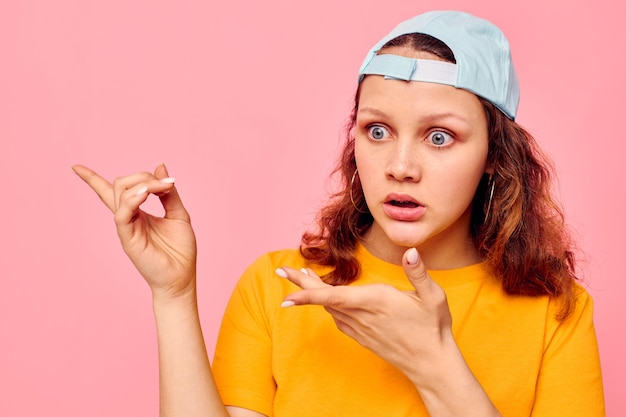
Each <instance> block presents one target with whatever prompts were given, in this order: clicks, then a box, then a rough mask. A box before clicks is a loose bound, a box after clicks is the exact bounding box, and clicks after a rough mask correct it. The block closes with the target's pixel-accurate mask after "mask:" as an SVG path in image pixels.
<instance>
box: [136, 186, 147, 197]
mask: <svg viewBox="0 0 626 417" xmlns="http://www.w3.org/2000/svg"><path fill="white" fill-rule="evenodd" d="M146 191H148V187H141V188H140V189H138V190H137V194H136V195H142V194H145V193H146Z"/></svg>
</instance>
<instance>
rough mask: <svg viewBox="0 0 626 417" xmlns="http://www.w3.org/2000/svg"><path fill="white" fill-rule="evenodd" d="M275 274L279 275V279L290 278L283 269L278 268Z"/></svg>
mask: <svg viewBox="0 0 626 417" xmlns="http://www.w3.org/2000/svg"><path fill="white" fill-rule="evenodd" d="M274 272H276V275H278V276H279V277H282V278H287V277H288V276H289V275H287V271H285V270H284V269H282V268H276V271H274Z"/></svg>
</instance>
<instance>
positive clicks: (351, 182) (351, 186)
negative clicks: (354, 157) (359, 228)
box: [350, 169, 367, 214]
mask: <svg viewBox="0 0 626 417" xmlns="http://www.w3.org/2000/svg"><path fill="white" fill-rule="evenodd" d="M358 172H359V170H358V169H355V170H354V174H352V179H351V180H350V201H351V202H352V206H353V207H354V209H355V210H356V211H358V212H359V213H363V214H365V213H367V211H363V210H361V209H359V208H358V207H357V205H356V204H355V203H354V197H353V196H352V189H353V188H354V179H355V178H356V174H357V173H358Z"/></svg>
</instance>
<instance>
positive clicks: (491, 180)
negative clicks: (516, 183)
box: [483, 174, 496, 223]
mask: <svg viewBox="0 0 626 417" xmlns="http://www.w3.org/2000/svg"><path fill="white" fill-rule="evenodd" d="M495 185H496V181H495V179H494V178H493V174H489V182H488V185H487V187H489V188H490V191H489V203H488V204H487V211H486V212H485V220H484V221H483V223H485V222H487V219H488V218H489V212H490V211H491V200H492V199H493V190H494V188H495Z"/></svg>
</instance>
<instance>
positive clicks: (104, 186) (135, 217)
mask: <svg viewBox="0 0 626 417" xmlns="http://www.w3.org/2000/svg"><path fill="white" fill-rule="evenodd" d="M72 169H73V170H74V172H75V173H76V174H77V175H78V176H79V177H80V178H82V179H83V180H84V181H85V182H86V183H87V184H88V185H89V186H90V187H91V188H92V189H93V190H94V191H95V192H96V194H98V196H99V197H100V199H101V200H102V201H103V202H104V204H105V205H106V206H107V207H108V208H109V210H111V211H112V212H113V215H114V219H115V224H116V226H117V233H118V235H119V238H120V241H121V243H122V247H123V248H124V251H125V252H126V254H127V255H128V257H129V258H130V259H131V261H132V262H133V264H134V265H135V267H136V268H137V270H138V271H139V272H140V273H141V275H142V276H143V277H144V278H145V280H146V281H147V282H148V285H149V286H150V288H151V290H152V293H153V296H154V297H155V298H156V297H159V298H160V299H170V298H171V299H173V298H177V297H179V296H183V295H188V294H189V293H190V292H195V278H196V253H197V251H196V239H195V236H194V232H193V229H192V227H191V222H190V219H189V213H187V210H185V207H184V206H183V203H182V201H181V200H180V197H179V195H178V192H177V191H176V188H175V186H174V179H173V178H170V177H169V175H168V173H167V169H166V168H165V165H159V166H158V167H157V168H156V170H155V171H154V174H151V173H149V172H142V173H137V174H133V175H129V176H126V177H120V178H117V179H116V180H115V181H113V184H111V183H109V182H108V181H107V180H105V179H104V178H102V177H101V176H100V175H98V174H96V173H95V172H94V171H92V170H91V169H89V168H87V167H85V166H82V165H75V166H73V167H72ZM149 194H156V195H157V196H159V198H160V200H161V204H162V205H163V208H164V209H165V215H164V216H163V217H157V216H153V215H151V214H149V213H146V212H145V211H143V210H141V209H140V206H141V204H142V203H143V202H144V201H146V199H147V198H148V195H149ZM194 295H195V294H194Z"/></svg>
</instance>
